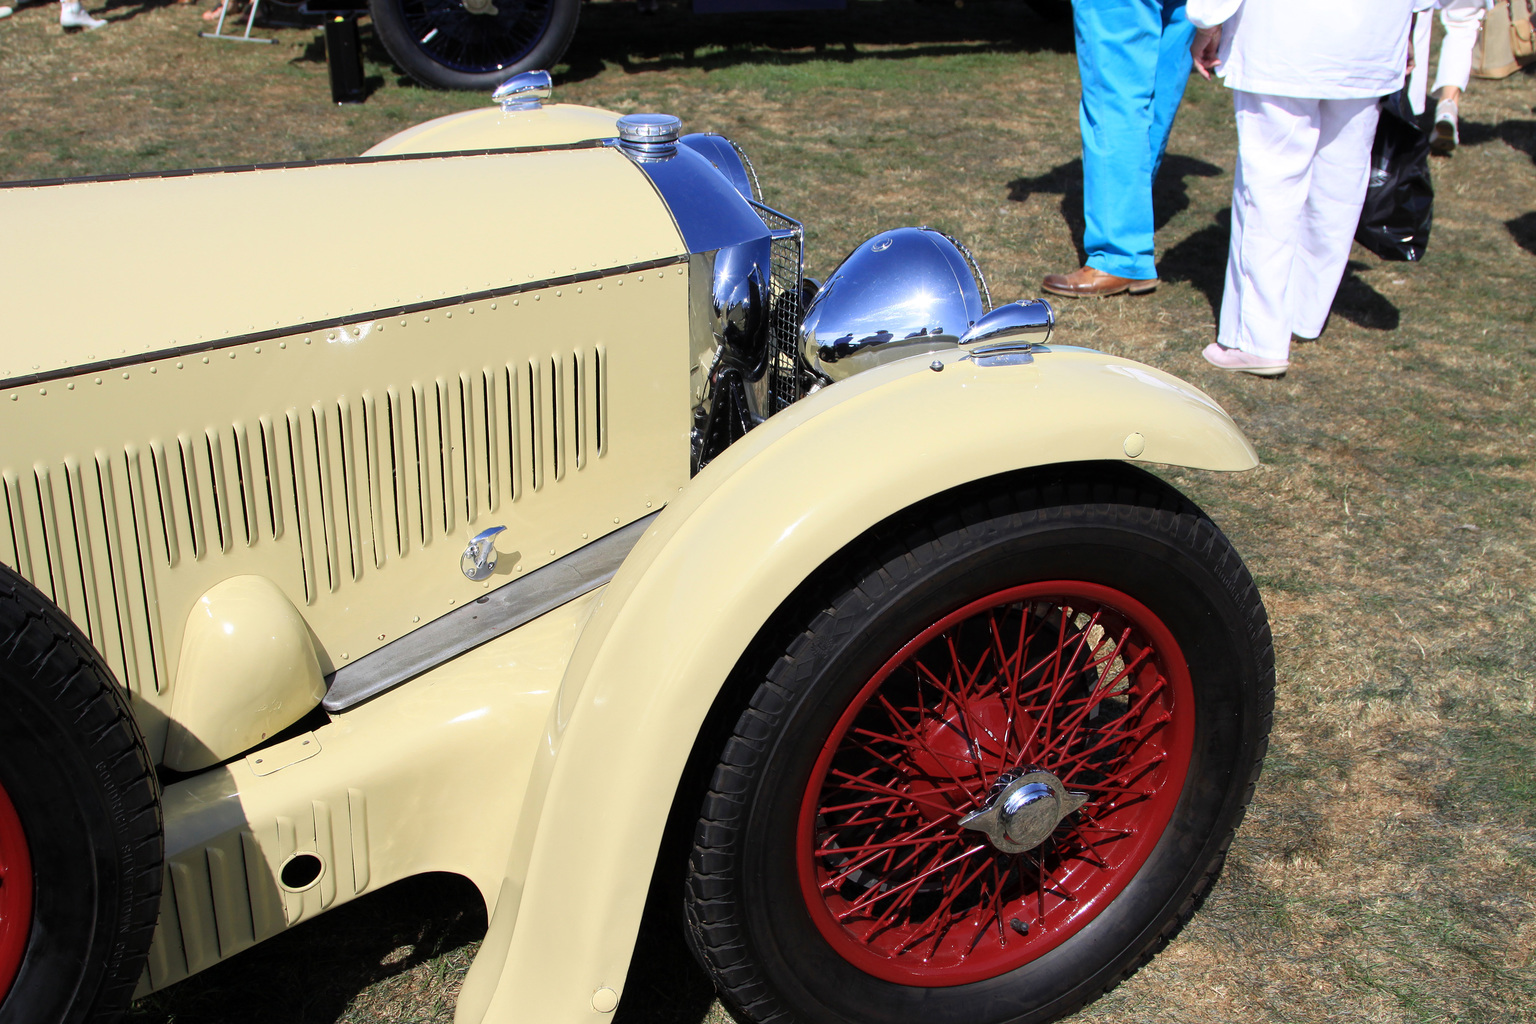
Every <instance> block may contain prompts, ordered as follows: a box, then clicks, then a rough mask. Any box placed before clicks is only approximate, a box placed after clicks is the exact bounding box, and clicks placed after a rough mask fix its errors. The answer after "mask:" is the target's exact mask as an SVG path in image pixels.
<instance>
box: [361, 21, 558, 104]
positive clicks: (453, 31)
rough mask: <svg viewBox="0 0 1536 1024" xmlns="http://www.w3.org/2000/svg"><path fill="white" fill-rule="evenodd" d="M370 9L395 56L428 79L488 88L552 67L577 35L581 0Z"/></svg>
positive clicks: (452, 86)
mask: <svg viewBox="0 0 1536 1024" xmlns="http://www.w3.org/2000/svg"><path fill="white" fill-rule="evenodd" d="M368 14H369V16H370V17H371V18H372V19H373V28H374V31H375V32H376V33H378V36H379V41H380V42H382V43H383V44H384V48H385V49H386V50H388V51H389V55H390V56H391V57H393V58H395V63H397V64H399V65H400V67H401V69H403V70H404V71H405V73H406V74H408V75H410V76H411V77H412V78H414V79H416V81H418V82H420V83H421V84H422V85H429V86H432V87H433V88H437V89H477V90H484V91H487V92H489V91H490V90H492V89H494V88H496V86H498V85H500V84H501V83H502V82H505V81H506V80H507V79H509V78H511V77H512V76H513V75H515V74H518V73H520V72H523V71H534V70H540V69H553V68H554V66H555V64H556V63H557V62H558V61H559V60H560V58H561V57H562V56H564V55H565V50H566V47H568V46H570V45H571V37H572V36H574V35H575V34H576V20H577V18H578V17H579V16H580V14H581V0H369V3H368Z"/></svg>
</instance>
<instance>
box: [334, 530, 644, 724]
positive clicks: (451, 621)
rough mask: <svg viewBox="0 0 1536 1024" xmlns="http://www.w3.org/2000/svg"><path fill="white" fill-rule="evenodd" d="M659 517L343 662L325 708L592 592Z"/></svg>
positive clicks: (390, 685)
mask: <svg viewBox="0 0 1536 1024" xmlns="http://www.w3.org/2000/svg"><path fill="white" fill-rule="evenodd" d="M660 514H661V513H659V512H653V513H652V514H650V515H648V516H646V517H645V518H644V519H637V520H635V521H634V522H632V523H630V524H629V525H628V526H622V527H620V528H619V529H617V530H615V531H613V532H612V533H610V534H608V535H607V536H606V537H602V538H600V539H598V540H595V541H593V542H592V543H590V544H588V545H587V546H586V547H583V548H579V549H577V550H576V551H573V552H571V553H570V554H569V555H566V556H565V557H564V558H561V559H558V560H556V561H554V562H551V563H550V564H549V565H546V566H544V567H543V568H542V569H535V570H534V571H533V572H531V573H529V574H528V575H526V576H524V577H523V578H522V579H520V580H514V581H513V582H511V583H508V584H506V585H504V586H502V587H500V588H499V589H497V590H493V591H492V592H491V593H489V594H487V595H485V596H484V597H482V598H480V600H478V601H475V602H474V603H473V604H467V605H465V606H464V607H462V608H460V609H458V610H457V611H452V612H449V613H448V614H447V615H444V616H443V617H442V618H440V619H434V620H433V621H431V622H429V623H427V624H426V625H425V626H422V627H420V628H419V629H416V630H414V631H413V632H411V633H408V634H406V635H405V636H403V637H401V638H400V639H398V640H396V641H394V642H393V643H389V644H385V645H384V646H383V647H380V648H379V649H378V650H376V651H374V652H373V653H372V654H369V655H365V656H364V657H361V658H358V659H357V660H356V661H354V662H352V663H351V664H350V665H344V666H342V667H341V668H339V669H337V670H336V671H335V672H333V673H332V674H331V675H330V676H329V677H327V679H326V684H327V685H328V686H329V687H330V689H329V691H328V692H327V693H326V695H325V700H323V701H322V702H321V704H322V706H323V707H324V708H325V710H327V711H332V712H336V711H345V710H347V709H348V708H353V707H356V706H357V705H359V704H361V703H363V702H364V701H367V700H371V699H373V698H374V697H377V696H378V695H379V694H381V693H384V692H385V691H387V690H392V689H394V688H395V687H397V686H399V685H400V684H401V683H406V682H409V681H411V680H412V679H415V678H416V677H417V676H419V675H421V674H422V673H423V672H427V671H430V670H431V669H434V668H437V667H438V666H439V665H442V664H443V663H445V662H447V661H451V660H452V659H454V658H457V657H458V656H459V655H461V654H463V653H465V652H466V651H472V650H474V649H475V648H476V647H479V646H480V645H481V644H484V643H489V642H490V641H492V640H494V639H496V638H497V637H499V636H502V635H503V634H505V633H509V632H511V631H512V630H514V629H516V628H517V627H518V626H522V625H525V624H526V623H529V622H532V621H533V620H534V619H536V618H538V617H539V616H540V615H543V614H544V613H545V612H550V611H554V610H555V609H556V608H558V607H560V606H561V605H563V604H566V603H568V602H570V601H574V600H575V599H576V598H578V597H580V596H581V595H583V594H585V593H588V592H590V591H593V590H596V589H597V588H598V587H600V586H602V585H603V584H605V583H607V582H608V581H609V580H611V579H613V574H614V573H616V572H618V571H619V566H620V564H622V563H623V561H624V559H625V558H626V557H628V555H629V552H630V551H631V550H632V549H633V548H634V546H635V545H636V544H637V543H639V541H640V535H641V534H643V533H644V532H645V530H646V527H648V526H650V525H651V521H652V520H653V519H655V518H656V517H657V516H658V515H660Z"/></svg>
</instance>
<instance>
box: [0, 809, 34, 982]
mask: <svg viewBox="0 0 1536 1024" xmlns="http://www.w3.org/2000/svg"><path fill="white" fill-rule="evenodd" d="M31 930H32V857H31V854H30V852H29V851H28V849H27V834H26V833H25V832H23V831H22V828H21V818H20V816H19V815H17V813H16V808H15V806H14V805H13V804H12V803H11V798H10V795H9V794H7V793H6V791H5V786H4V785H0V1002H4V1001H5V997H6V994H7V993H9V992H10V991H11V983H12V982H13V981H15V980H16V972H17V971H19V970H20V969H21V960H22V956H23V954H25V953H26V951H27V935H28V933H29V932H30V931H31Z"/></svg>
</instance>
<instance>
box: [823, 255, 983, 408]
mask: <svg viewBox="0 0 1536 1024" xmlns="http://www.w3.org/2000/svg"><path fill="white" fill-rule="evenodd" d="M968 256H969V254H968V253H966V252H965V251H964V250H963V248H962V247H961V246H960V244H959V243H958V242H956V241H955V240H954V239H952V238H950V237H949V236H948V235H945V234H944V233H943V232H940V231H936V230H934V229H933V228H926V227H913V228H897V229H896V230H894V231H882V232H881V233H880V234H878V235H875V236H874V237H873V238H870V239H869V240H867V241H865V242H863V243H861V244H860V245H859V246H858V247H857V248H856V249H854V250H853V252H851V253H849V254H848V257H847V258H846V259H844V260H843V262H842V263H841V264H840V265H839V266H838V268H837V269H836V270H835V271H833V272H832V276H831V277H829V278H827V282H826V284H824V285H822V287H821V290H820V291H819V292H818V293H817V294H816V298H815V299H814V300H813V301H812V302H811V305H810V308H809V309H807V310H806V314H805V320H804V321H803V322H802V325H801V328H800V351H801V353H802V354H803V355H804V357H805V361H806V363H807V364H809V365H810V366H811V368H812V369H814V370H815V371H816V372H817V373H820V374H821V375H822V376H824V377H826V378H828V379H830V380H832V381H839V380H844V379H845V378H847V377H851V376H852V375H853V374H855V373H858V372H860V371H861V370H867V369H869V368H870V367H873V366H876V365H879V364H880V363H886V362H890V361H891V360H893V359H900V358H901V357H903V356H909V355H915V354H917V353H920V352H931V351H934V350H936V349H945V348H953V347H954V346H955V345H957V344H958V343H959V340H960V337H961V336H962V335H964V334H965V333H966V332H968V331H969V330H970V329H971V326H972V325H973V324H975V323H976V322H977V321H978V320H980V319H981V318H982V317H983V315H985V313H986V303H985V302H984V301H983V299H982V289H983V288H984V287H985V282H984V281H982V280H981V276H980V273H979V272H978V271H976V270H975V263H974V261H973V260H971V259H969V258H968Z"/></svg>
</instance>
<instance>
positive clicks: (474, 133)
mask: <svg viewBox="0 0 1536 1024" xmlns="http://www.w3.org/2000/svg"><path fill="white" fill-rule="evenodd" d="M619 117H620V115H619V114H616V113H614V112H613V111H611V110H601V109H599V108H597V107H584V106H581V105H580V104H577V103H546V104H544V106H542V107H541V108H539V109H538V110H509V111H503V110H502V109H501V108H500V107H499V106H496V107H485V108H483V109H480V110H465V111H461V112H460V113H457V114H447V115H445V116H443V117H438V118H433V119H432V120H431V121H424V122H423V123H421V124H418V125H416V126H414V127H411V128H407V129H405V131H403V132H396V133H395V134H394V135H391V136H390V137H389V138H387V139H385V140H384V141H383V142H380V143H379V144H378V145H376V146H374V147H373V148H371V149H368V150H365V151H364V152H363V155H364V156H398V155H399V154H401V153H451V152H457V151H460V150H474V149H510V148H513V147H516V146H561V145H569V144H570V143H572V142H586V141H588V140H590V139H611V138H614V137H615V136H617V135H618V129H617V127H615V123H616V122H617V121H618V119H619Z"/></svg>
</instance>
